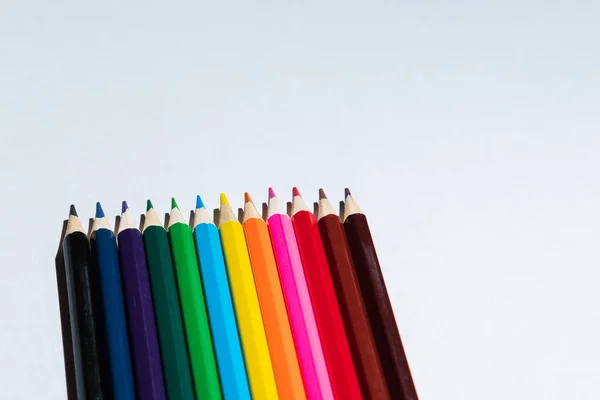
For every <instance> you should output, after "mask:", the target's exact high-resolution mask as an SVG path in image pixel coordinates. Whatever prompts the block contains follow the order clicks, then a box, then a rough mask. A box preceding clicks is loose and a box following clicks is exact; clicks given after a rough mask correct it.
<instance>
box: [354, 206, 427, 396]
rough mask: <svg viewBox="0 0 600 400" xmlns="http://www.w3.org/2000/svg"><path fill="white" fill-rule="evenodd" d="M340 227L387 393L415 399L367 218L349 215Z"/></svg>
mask: <svg viewBox="0 0 600 400" xmlns="http://www.w3.org/2000/svg"><path fill="white" fill-rule="evenodd" d="M344 230H345V232H346V236H347V237H348V243H349V245H350V251H351V253H352V260H353V262H354V267H355V270H356V276H357V277H358V282H359V284H360V288H361V293H362V296H363V299H364V302H365V306H366V308H367V310H368V314H369V321H370V323H371V327H372V330H373V335H374V338H375V343H376V345H377V351H378V353H379V358H380V360H381V364H382V366H383V371H384V374H385V377H386V381H387V383H388V388H389V390H390V395H391V396H392V398H394V399H399V400H417V399H418V396H417V391H416V388H415V385H414V382H413V378H412V375H411V372H410V367H409V365H408V361H407V359H406V354H405V351H404V346H403V344H402V340H401V338H400V332H399V331H398V325H397V324H396V319H395V318H394V311H393V309H392V304H391V302H390V298H389V295H388V292H387V288H386V285H385V281H384V279H383V274H382V272H381V267H380V265H379V260H378V258H377V252H376V251H375V245H374V243H373V238H372V237H371V231H370V229H369V224H368V222H367V218H366V217H365V215H364V214H353V215H350V216H349V217H348V218H346V221H345V222H344Z"/></svg>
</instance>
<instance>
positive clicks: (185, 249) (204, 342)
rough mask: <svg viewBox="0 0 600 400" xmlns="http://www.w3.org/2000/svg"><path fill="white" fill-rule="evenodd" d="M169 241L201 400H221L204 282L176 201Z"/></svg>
mask: <svg viewBox="0 0 600 400" xmlns="http://www.w3.org/2000/svg"><path fill="white" fill-rule="evenodd" d="M167 230H168V232H169V242H170V244H171V254H172V256H173V263H174V265H175V275H176V276H177V283H178V287H179V299H180V300H181V311H182V314H183V325H184V327H185V331H186V338H187V346H188V353H189V357H190V364H191V366H192V377H193V380H194V387H195V389H196V398H197V399H221V398H222V397H221V389H220V385H219V375H218V373H217V365H216V363H215V356H214V353H213V343H212V338H211V336H210V328H209V325H208V316H207V314H206V306H205V303H204V292H203V290H202V284H201V282H200V272H199V271H198V261H197V260H196V250H195V249H194V239H193V238H192V229H191V228H190V226H189V225H188V224H187V222H186V221H185V219H184V217H183V215H182V214H181V211H180V210H179V207H178V206H177V202H176V201H175V199H172V200H171V215H170V217H169V227H168V229H167Z"/></svg>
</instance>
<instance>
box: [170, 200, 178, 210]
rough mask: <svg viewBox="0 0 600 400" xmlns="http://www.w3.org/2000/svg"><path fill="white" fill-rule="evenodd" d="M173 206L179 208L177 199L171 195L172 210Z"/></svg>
mask: <svg viewBox="0 0 600 400" xmlns="http://www.w3.org/2000/svg"><path fill="white" fill-rule="evenodd" d="M175 208H179V206H178V205H177V201H176V200H175V197H171V210H173V209H175Z"/></svg>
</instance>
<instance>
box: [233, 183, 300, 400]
mask: <svg viewBox="0 0 600 400" xmlns="http://www.w3.org/2000/svg"><path fill="white" fill-rule="evenodd" d="M244 199H245V204H244V219H243V224H242V226H243V227H244V233H245V235H246V243H247V246H248V253H249V254H250V262H251V264H252V271H253V272H254V283H255V285H256V291H257V292H258V301H259V304H260V311H261V314H262V317H263V323H264V325H265V332H266V334H267V343H268V345H269V351H270V353H271V362H272V363H273V371H274V373H275V381H276V383H277V391H278V392H279V398H281V399H286V400H287V399H290V400H305V399H306V393H305V391H304V385H303V383H302V375H301V374H300V366H299V364H298V357H297V355H296V349H295V347H294V339H293V337H292V331H291V328H290V322H289V320H288V316H287V310H286V307H285V301H284V299H283V292H282V290H281V283H280V282H279V273H278V272H277V264H275V257H274V255H273V248H272V247H271V239H270V236H269V231H268V229H267V224H266V222H265V221H264V220H263V219H262V218H261V216H260V214H259V213H258V211H257V210H256V207H255V206H254V203H253V202H252V199H251V198H250V195H249V194H248V193H245V194H244Z"/></svg>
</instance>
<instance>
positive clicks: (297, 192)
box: [292, 186, 302, 197]
mask: <svg viewBox="0 0 600 400" xmlns="http://www.w3.org/2000/svg"><path fill="white" fill-rule="evenodd" d="M295 196H299V197H302V195H301V194H300V191H299V190H298V188H297V187H296V186H294V187H293V188H292V197H295Z"/></svg>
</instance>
